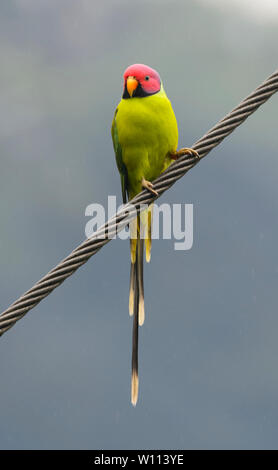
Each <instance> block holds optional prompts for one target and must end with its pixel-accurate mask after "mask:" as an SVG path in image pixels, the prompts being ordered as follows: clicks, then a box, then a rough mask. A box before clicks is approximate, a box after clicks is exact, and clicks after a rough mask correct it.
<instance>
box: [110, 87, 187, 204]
mask: <svg viewBox="0 0 278 470" xmlns="http://www.w3.org/2000/svg"><path fill="white" fill-rule="evenodd" d="M115 121H116V126H117V134H118V140H119V144H120V146H121V151H122V160H123V163H124V165H125V167H126V169H127V174H128V186H129V196H130V197H133V196H134V195H135V194H137V193H138V192H139V191H140V190H141V180H142V178H145V179H146V180H149V181H152V180H153V179H155V178H156V177H157V176H159V174H160V173H161V172H162V171H163V170H164V169H165V168H166V167H167V166H168V165H169V163H170V159H169V154H170V153H172V152H175V150H176V149H177V145H178V127H177V121H176V117H175V114H174V111H173V109H172V106H171V103H170V101H169V100H168V98H167V96H166V94H165V92H164V90H163V89H162V90H161V91H160V92H159V93H157V94H155V95H151V96H147V97H143V98H130V99H122V101H121V102H120V104H119V106H118V108H117V114H116V116H115Z"/></svg>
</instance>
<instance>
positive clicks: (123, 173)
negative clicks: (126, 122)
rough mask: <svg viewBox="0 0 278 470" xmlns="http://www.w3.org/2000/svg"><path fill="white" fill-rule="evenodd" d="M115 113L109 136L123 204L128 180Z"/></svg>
mask: <svg viewBox="0 0 278 470" xmlns="http://www.w3.org/2000/svg"><path fill="white" fill-rule="evenodd" d="M117 112H118V108H117V109H116V111H115V114H114V118H113V122H112V128H111V134H112V140H113V147H114V151H115V156H116V162H117V167H118V170H119V172H120V176H121V185H122V196H123V203H124V204H125V203H126V202H127V195H128V179H127V170H126V166H125V164H124V162H123V158H122V148H121V145H120V142H119V136H118V130H117V123H116V115H117Z"/></svg>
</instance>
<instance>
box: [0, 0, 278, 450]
mask: <svg viewBox="0 0 278 470" xmlns="http://www.w3.org/2000/svg"><path fill="white" fill-rule="evenodd" d="M262 4H263V5H262ZM277 43H278V5H277V2H275V1H270V0H269V1H267V0H265V2H260V1H251V0H250V1H248V0H241V1H237V0H234V1H229V2H225V1H220V0H219V1H217V0H214V1H212V0H210V1H205V0H203V1H202V0H194V1H193V0H190V1H189V0H188V1H187V2H184V1H182V0H180V1H178V0H176V1H174V0H171V1H169V0H168V1H165V0H164V1H161V0H159V1H158V0H157V1H155V0H148V1H145V0H143V1H142V0H141V1H140V2H137V1H124V0H121V1H113V0H109V1H95V0H94V1H92V0H78V1H77V0H75V1H74V0H60V1H58V2H57V1H52V0H47V1H46V0H45V1H43V0H7V1H5V0H1V1H0V61H1V69H0V103H1V106H0V142H1V156H0V194H1V197H0V217H1V233H0V257H1V269H0V286H1V287H0V289H1V298H0V303H1V305H0V307H1V311H2V310H4V309H5V308H6V307H8V305H9V304H10V303H11V302H12V301H14V300H15V299H16V298H17V297H18V296H19V295H20V294H22V293H23V292H24V291H25V290H27V289H28V288H30V287H31V286H32V285H33V283H34V282H36V281H37V280H38V279H39V278H40V277H41V276H42V275H44V274H45V273H46V272H47V271H48V270H49V269H51V268H52V267H53V266H54V265H56V264H57V262H58V261H60V260H61V259H62V258H63V257H64V256H66V255H67V254H68V253H69V252H70V251H71V250H72V249H73V248H74V247H75V246H76V245H77V244H79V243H80V242H81V241H82V240H83V239H84V237H85V234H84V229H85V224H86V222H87V221H88V219H87V218H86V217H85V208H86V206H87V205H88V204H90V203H93V202H97V203H101V204H104V205H105V206H106V205H107V196H108V194H110V195H113V194H116V195H117V196H118V198H119V201H120V197H121V191H120V180H119V176H118V172H117V169H116V165H115V161H114V154H113V150H112V143H111V137H110V125H111V120H112V117H113V113H114V109H115V107H116V105H117V103H118V101H119V100H120V98H121V93H122V74H123V71H124V70H125V68H126V67H127V66H128V65H130V64H132V63H135V62H143V63H146V64H148V65H151V66H152V67H154V68H156V69H157V70H158V71H159V73H160V74H161V77H162V78H163V82H164V86H165V89H166V91H167V94H168V96H169V97H170V99H171V101H172V104H173V107H174V110H175V113H176V116H177V120H178V123H179V130H180V145H181V146H190V145H192V144H193V142H194V141H196V140H197V139H198V138H199V137H201V136H202V135H203V134H204V132H206V131H207V130H208V129H209V128H210V127H211V126H212V125H214V124H215V123H216V122H217V121H218V120H219V119H220V118H222V117H223V116H224V115H225V114H226V113H227V112H228V111H230V110H231V109H232V108H233V107H234V106H235V105H236V104H238V103H239V101H240V100H241V99H242V98H244V97H245V96H246V95H247V94H248V93H250V92H251V91H252V90H253V89H254V88H255V87H256V86H257V85H259V84H260V83H261V81H262V80H264V79H265V78H266V77H267V76H268V75H270V74H271V73H272V72H274V71H275V69H276V68H277ZM277 114H278V96H274V97H273V98H272V100H271V101H270V102H268V103H267V104H266V105H264V106H263V107H262V108H260V110H259V111H257V112H256V113H255V114H254V115H253V116H252V117H251V118H250V119H249V120H248V121H247V122H246V123H244V124H243V125H242V126H241V127H240V128H239V129H238V130H237V131H236V132H235V133H234V134H232V135H231V136H230V137H228V138H227V139H226V140H225V142H224V143H223V144H222V145H221V146H220V147H219V148H218V149H216V150H215V151H213V152H212V153H211V154H210V155H209V156H208V157H207V158H205V159H204V160H203V161H202V162H201V164H200V165H198V167H196V168H195V169H193V170H192V171H190V172H189V173H188V174H187V175H186V177H185V178H183V179H182V180H180V181H179V182H178V183H177V184H176V185H175V186H174V187H173V188H172V189H171V190H170V191H168V192H167V193H166V194H165V195H164V196H163V198H162V200H161V202H171V203H178V202H183V203H193V204H194V246H193V248H192V250H191V251H189V252H180V251H174V249H173V241H171V240H167V241H163V240H160V241H155V242H154V245H153V252H152V262H151V264H150V265H148V266H147V269H146V275H145V281H146V286H145V296H146V314H147V318H146V323H145V326H144V328H142V329H140V397H139V403H138V405H137V407H136V408H135V409H134V408H133V407H132V406H131V405H130V355H131V327H132V322H131V320H130V319H129V317H128V282H129V280H128V278H129V243H128V242H124V241H121V240H114V241H112V242H111V243H110V244H109V245H107V246H106V247H105V248H104V249H103V250H102V251H101V252H100V253H99V254H98V255H97V256H95V257H94V258H93V259H91V260H90V261H89V262H88V263H87V264H86V265H85V266H84V267H82V268H81V269H80V270H79V271H78V272H77V273H76V274H75V275H74V276H72V277H71V278H70V279H68V280H67V281H66V282H65V283H64V284H63V285H62V286H61V287H60V288H59V289H57V290H56V291H55V292H54V293H52V294H51V296H49V297H48V298H47V299H46V300H44V301H43V302H42V303H41V304H40V305H39V306H38V307H37V308H36V309H34V310H32V312H30V313H29V314H28V315H27V316H26V317H25V318H24V319H23V320H21V321H20V322H19V323H18V324H17V325H16V326H15V327H14V328H13V329H12V330H10V331H9V332H7V333H6V334H5V335H4V336H3V337H2V338H1V340H0V348H1V350H0V377H1V386H0V390H1V392H0V395H1V405H0V416H1V420H0V448H1V449H51V448H52V449H56V448H62V449H70V448H76V449H79V448H80V449H82V448H93V449H108V448H113V449H131V448H133V449H150V448H158V449H178V448H188V449H198V448H205V449H211V448H214V449H215V448H216V449H218V448H252V449H254V448H278V365H277V359H278V341H277V336H278V313H277V295H278V289H277V281H278V260H277V237H278V223H277V210H278V203H277V200H278V198H277V196H278V185H277V175H278V158H277V147H278V133H277Z"/></svg>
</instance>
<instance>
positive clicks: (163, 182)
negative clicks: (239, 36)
mask: <svg viewBox="0 0 278 470" xmlns="http://www.w3.org/2000/svg"><path fill="white" fill-rule="evenodd" d="M277 91H278V70H277V71H276V72H275V73H273V74H272V75H271V76H270V77H269V78H267V79H266V80H265V81H264V82H263V83H262V84H261V85H260V86H259V87H258V88H256V89H255V90H254V91H253V93H251V94H250V95H249V96H247V98H245V99H244V100H243V101H242V102H241V103H240V104H239V105H238V106H237V107H236V108H234V109H233V111H231V112H230V113H229V114H227V115H226V116H225V117H224V118H223V119H222V120H221V121H219V123H218V124H216V125H215V126H214V127H213V128H212V129H210V130H209V131H208V132H207V133H206V134H205V135H204V136H203V137H202V138H201V139H200V140H198V141H197V142H196V143H195V144H194V145H193V147H192V148H193V149H194V150H196V151H197V152H198V154H199V158H197V157H195V156H193V155H192V156H190V157H188V155H187V156H186V155H184V156H182V157H181V158H179V159H178V160H177V161H176V162H174V163H173V164H172V165H170V167H169V168H168V169H167V170H166V171H165V172H164V173H163V174H162V175H160V176H159V178H157V179H156V180H155V181H154V182H153V184H154V189H155V190H156V191H157V192H158V197H159V196H161V194H163V193H164V191H166V190H167V189H169V188H170V187H171V186H172V185H173V184H174V183H175V182H176V181H177V180H178V179H180V178H181V177H182V176H184V175H185V173H187V171H188V170H190V169H191V168H193V166H195V165H196V164H197V163H198V162H199V161H200V159H201V158H204V157H205V156H206V155H207V154H208V153H209V152H210V151H211V150H212V149H213V148H214V147H216V146H217V145H219V144H220V143H221V142H222V140H223V139H224V138H225V137H227V136H228V135H229V134H231V132H233V131H234V130H235V128H236V127H238V126H239V125H240V124H242V123H243V121H245V119H247V118H248V116H250V115H251V114H253V113H254V112H255V111H256V110H257V109H258V108H259V106H261V105H262V104H263V103H265V102H266V101H267V100H268V99H269V98H270V97H271V96H272V95H273V94H274V93H276V92H277ZM156 198H157V197H156V196H154V195H153V194H151V193H150V192H149V191H147V190H143V191H142V192H141V193H139V194H138V195H137V196H136V197H135V198H133V199H132V200H131V201H130V202H128V203H127V204H126V205H125V206H124V207H123V208H122V209H121V210H120V211H118V212H117V214H115V215H114V216H113V217H112V218H110V219H109V220H108V221H107V222H106V223H105V224H104V225H103V226H102V227H101V228H100V229H99V230H97V231H96V232H95V233H94V234H93V235H92V237H91V238H89V239H87V240H85V241H84V242H83V243H81V245H79V246H78V247H77V248H76V249H75V250H73V251H72V253H71V254H70V255H69V256H67V257H66V258H65V259H63V260H62V261H61V262H60V263H59V264H58V265H57V266H56V267H55V268H53V269H52V270H51V271H50V272H49V273H48V274H46V275H45V276H44V277H43V278H42V279H41V280H40V281H38V282H37V283H36V284H35V285H34V286H33V287H32V288H31V289H29V290H28V291H27V292H26V293H25V294H23V295H22V296H21V297H20V298H19V299H18V300H16V301H15V302H14V303H13V304H12V305H11V306H10V307H9V308H8V309H7V310H5V311H4V312H3V313H2V314H1V315H0V336H1V335H2V334H3V333H5V332H6V331H7V330H9V329H10V328H11V327H12V326H13V325H14V324H15V323H16V322H17V321H18V320H20V319H21V318H22V317H23V316H24V315H26V313H27V312H28V311H29V310H31V309H32V308H34V307H35V306H36V305H37V304H38V303H39V302H40V301H41V300H42V299H44V298H45V297H47V296H48V295H49V294H50V293H51V292H52V291H53V290H54V289H56V287H58V286H59V285H60V284H62V282H63V281H64V280H65V279H67V278H68V277H69V276H71V275H72V274H73V273H74V272H75V271H76V270H77V269H78V268H79V267H80V266H82V265H83V264H84V263H86V261H88V259H89V258H91V256H93V255H94V254H95V253H97V252H98V251H99V250H100V249H101V248H102V247H103V246H104V245H106V243H108V242H109V241H110V240H111V239H112V238H113V236H114V235H116V233H118V232H119V231H120V230H122V229H123V228H124V227H125V226H126V225H127V224H128V223H129V222H130V220H132V219H133V218H134V217H135V215H136V213H137V212H140V210H142V204H143V205H145V204H150V203H151V202H153V201H154V200H155V199H156Z"/></svg>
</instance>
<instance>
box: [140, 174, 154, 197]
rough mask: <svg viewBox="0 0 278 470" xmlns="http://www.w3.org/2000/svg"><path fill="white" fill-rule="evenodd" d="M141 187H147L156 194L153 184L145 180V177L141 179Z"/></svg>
mask: <svg viewBox="0 0 278 470" xmlns="http://www.w3.org/2000/svg"><path fill="white" fill-rule="evenodd" d="M142 188H144V189H147V190H148V191H150V193H152V194H154V195H155V196H158V192H157V191H156V190H155V189H154V188H153V184H152V183H151V182H150V181H147V180H145V178H143V179H142Z"/></svg>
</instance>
